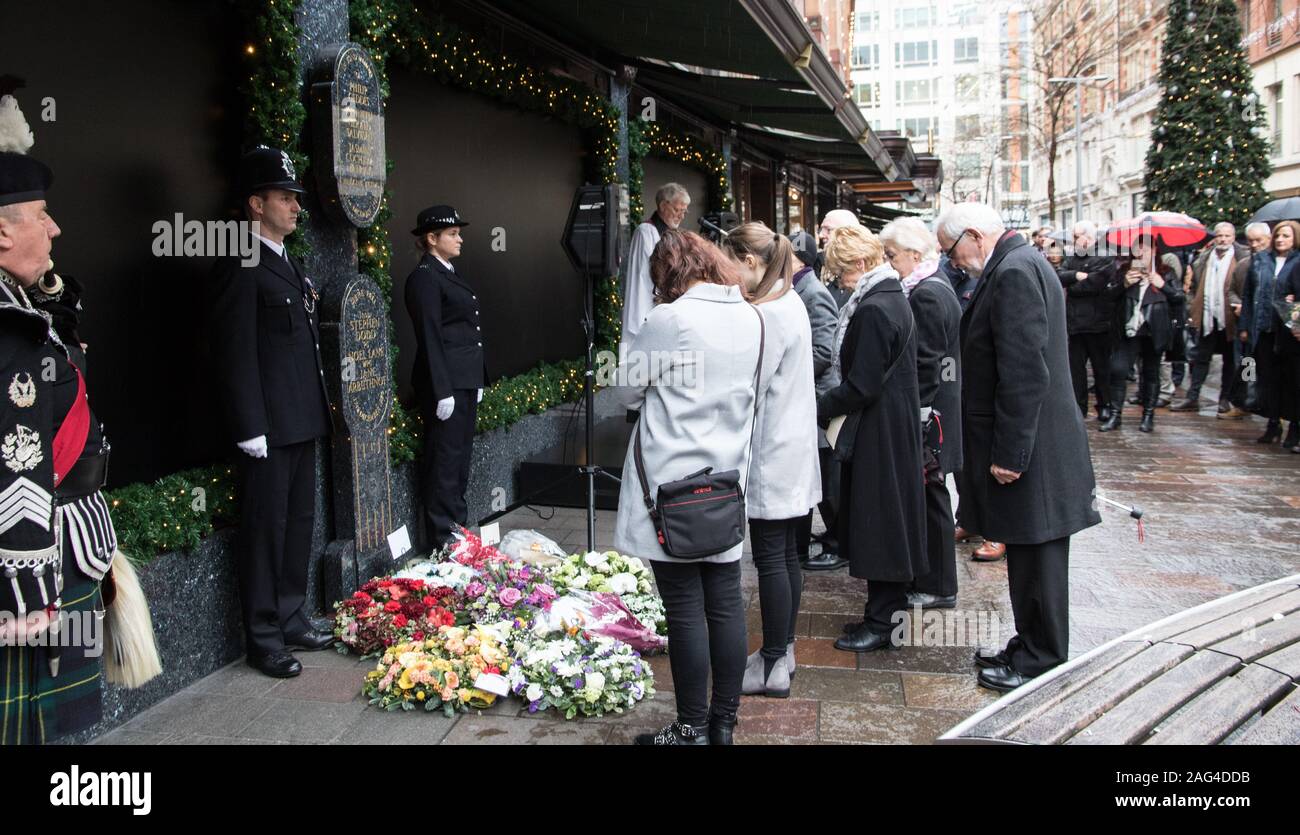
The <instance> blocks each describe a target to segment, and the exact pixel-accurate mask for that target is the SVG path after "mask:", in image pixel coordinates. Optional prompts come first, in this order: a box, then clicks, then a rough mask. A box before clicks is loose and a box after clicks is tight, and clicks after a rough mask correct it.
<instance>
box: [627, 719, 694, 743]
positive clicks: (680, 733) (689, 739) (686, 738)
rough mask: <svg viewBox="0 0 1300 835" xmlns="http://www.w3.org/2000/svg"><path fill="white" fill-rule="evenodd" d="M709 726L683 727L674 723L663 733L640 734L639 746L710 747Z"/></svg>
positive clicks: (637, 741)
mask: <svg viewBox="0 0 1300 835" xmlns="http://www.w3.org/2000/svg"><path fill="white" fill-rule="evenodd" d="M709 733H710V726H709V725H683V724H682V723H681V722H674V723H672V724H671V725H669V726H668V727H666V728H664V729H663V730H662V731H651V732H650V733H648V734H638V735H637V737H636V744H637V745H708V744H709Z"/></svg>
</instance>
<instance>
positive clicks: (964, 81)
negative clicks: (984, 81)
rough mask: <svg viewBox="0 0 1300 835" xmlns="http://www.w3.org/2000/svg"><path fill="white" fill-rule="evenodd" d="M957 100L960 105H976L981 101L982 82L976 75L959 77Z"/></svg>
mask: <svg viewBox="0 0 1300 835" xmlns="http://www.w3.org/2000/svg"><path fill="white" fill-rule="evenodd" d="M954 92H955V94H956V99H957V101H958V102H959V103H963V104H975V103H977V102H978V101H979V100H980V80H979V77H978V76H975V75H969V74H967V75H959V76H957V84H956V90H955V91H954Z"/></svg>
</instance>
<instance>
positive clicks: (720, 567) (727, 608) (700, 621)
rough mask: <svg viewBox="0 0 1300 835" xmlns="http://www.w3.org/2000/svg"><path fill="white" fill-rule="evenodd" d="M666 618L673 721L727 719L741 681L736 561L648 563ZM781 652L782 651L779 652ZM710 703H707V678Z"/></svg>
mask: <svg viewBox="0 0 1300 835" xmlns="http://www.w3.org/2000/svg"><path fill="white" fill-rule="evenodd" d="M650 566H651V567H652V568H653V569H654V572H655V585H656V586H658V588H659V596H660V597H662V598H663V600H664V613H665V615H667V618H668V645H669V646H670V647H672V649H671V650H669V652H668V666H669V667H670V668H671V669H672V671H673V687H674V688H675V689H676V693H675V695H676V697H677V721H679V722H681V723H682V724H686V725H703V724H705V723H706V722H708V721H709V715H710V713H712V714H713V715H715V716H719V717H721V718H726V719H730V718H733V717H734V716H735V715H736V710H737V709H738V708H739V707H740V685H741V683H742V682H743V681H744V678H745V649H746V646H745V607H744V603H743V602H742V600H741V595H740V561H739V560H737V561H735V562H728V563H708V562H691V563H670V562H664V561H662V560H651V561H650ZM784 649H785V648H784V647H782V651H783V652H784ZM710 672H712V675H713V700H712V703H710V700H709V674H710Z"/></svg>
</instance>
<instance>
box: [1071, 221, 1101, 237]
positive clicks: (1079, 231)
mask: <svg viewBox="0 0 1300 835" xmlns="http://www.w3.org/2000/svg"><path fill="white" fill-rule="evenodd" d="M1070 231H1071V232H1073V233H1074V236H1075V237H1078V236H1079V235H1087V236H1088V237H1089V238H1096V237H1097V224H1095V223H1093V222H1092V221H1091V220H1081V221H1079V222H1078V223H1076V224H1074V228H1073V229H1072V230H1070Z"/></svg>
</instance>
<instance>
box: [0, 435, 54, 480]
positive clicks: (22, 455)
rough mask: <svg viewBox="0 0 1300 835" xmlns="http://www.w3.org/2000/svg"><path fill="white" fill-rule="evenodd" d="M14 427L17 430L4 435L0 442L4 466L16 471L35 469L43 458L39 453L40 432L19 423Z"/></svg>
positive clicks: (0, 454)
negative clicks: (2, 441)
mask: <svg viewBox="0 0 1300 835" xmlns="http://www.w3.org/2000/svg"><path fill="white" fill-rule="evenodd" d="M14 428H15V429H16V430H18V431H16V432H11V433H10V434H8V435H5V440H4V443H3V444H0V457H3V458H4V461H5V466H6V467H8V468H9V469H11V470H13V471H14V472H16V473H21V472H22V471H23V470H34V469H36V465H37V464H39V463H41V462H42V461H44V460H45V456H44V455H42V454H41V435H40V433H39V432H36V431H35V430H33V429H29V428H27V427H26V426H23V425H22V424H21V423H20V424H17V425H16V426H15V427H14Z"/></svg>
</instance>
